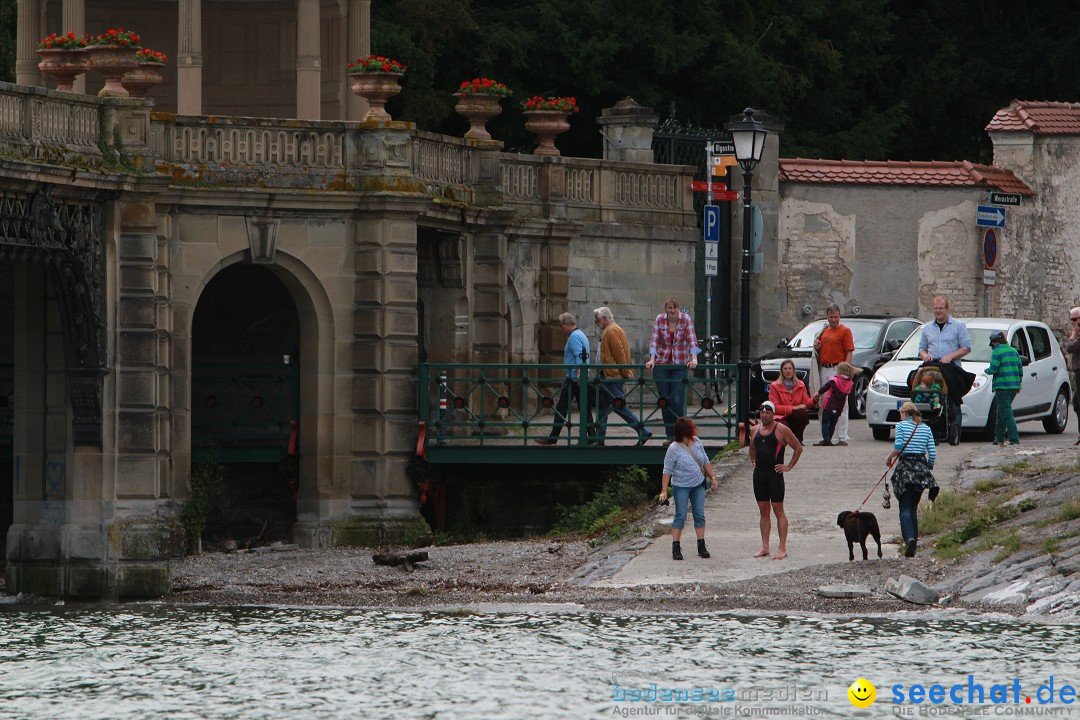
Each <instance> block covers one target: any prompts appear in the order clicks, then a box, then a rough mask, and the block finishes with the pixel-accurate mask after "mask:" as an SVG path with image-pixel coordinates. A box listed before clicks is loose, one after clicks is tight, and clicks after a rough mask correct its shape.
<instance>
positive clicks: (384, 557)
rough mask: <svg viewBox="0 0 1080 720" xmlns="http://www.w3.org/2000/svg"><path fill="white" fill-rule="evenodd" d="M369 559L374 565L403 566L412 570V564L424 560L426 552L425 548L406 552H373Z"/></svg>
mask: <svg viewBox="0 0 1080 720" xmlns="http://www.w3.org/2000/svg"><path fill="white" fill-rule="evenodd" d="M371 559H372V560H373V561H374V562H375V564H376V565H389V566H391V567H403V568H405V569H406V570H412V569H413V565H414V564H416V563H418V562H424V561H426V560H427V559H428V554H427V551H426V550H417V551H415V552H407V553H404V552H396V553H373V554H372V556H371Z"/></svg>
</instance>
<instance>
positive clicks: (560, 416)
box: [550, 380, 596, 438]
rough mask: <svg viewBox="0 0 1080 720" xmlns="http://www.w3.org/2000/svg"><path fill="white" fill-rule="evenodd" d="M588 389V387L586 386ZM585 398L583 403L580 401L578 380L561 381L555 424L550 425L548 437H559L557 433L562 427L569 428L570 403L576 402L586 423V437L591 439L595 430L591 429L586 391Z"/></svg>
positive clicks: (591, 422) (590, 408) (590, 414)
mask: <svg viewBox="0 0 1080 720" xmlns="http://www.w3.org/2000/svg"><path fill="white" fill-rule="evenodd" d="M586 387H590V386H586ZM585 394H586V397H585V400H584V402H582V399H581V397H580V396H581V384H580V382H579V381H578V380H565V381H563V386H562V390H560V391H559V399H558V401H556V403H555V422H554V423H553V424H552V425H551V434H550V437H553V438H556V437H559V433H560V432H562V429H563V425H566V426H567V427H569V426H570V401H571V400H577V404H578V408H579V409H581V410H582V412H584V413H585V422H586V423H587V426H586V427H587V430H586V432H587V433H588V436H589V437H590V438H591V437H593V436H594V435H595V434H596V429H595V428H594V427H593V417H592V406H591V404H590V402H589V397H588V391H586V393H585Z"/></svg>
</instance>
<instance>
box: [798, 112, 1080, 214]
mask: <svg viewBox="0 0 1080 720" xmlns="http://www.w3.org/2000/svg"><path fill="white" fill-rule="evenodd" d="M1078 109H1080V107H1078ZM780 181H781V182H802V183H834V184H847V185H917V186H926V187H937V186H949V187H986V188H992V189H994V190H999V191H1001V192H1008V193H1018V194H1020V195H1026V196H1028V197H1032V196H1034V195H1035V191H1034V190H1032V189H1031V188H1030V187H1028V185H1027V183H1025V182H1024V181H1023V180H1021V179H1020V178H1018V177H1016V176H1015V175H1013V173H1012V171H1011V170H1006V169H1004V168H999V167H994V166H993V165H975V164H973V163H970V162H968V161H966V160H958V161H953V162H946V161H937V160H931V161H929V162H927V161H907V162H905V161H898V160H885V161H880V160H863V161H858V160H810V159H806V158H780Z"/></svg>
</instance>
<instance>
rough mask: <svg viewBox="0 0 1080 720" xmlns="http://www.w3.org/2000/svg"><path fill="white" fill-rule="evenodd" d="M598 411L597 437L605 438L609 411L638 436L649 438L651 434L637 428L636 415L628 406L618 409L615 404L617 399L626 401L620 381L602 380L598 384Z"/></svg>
mask: <svg viewBox="0 0 1080 720" xmlns="http://www.w3.org/2000/svg"><path fill="white" fill-rule="evenodd" d="M599 390H600V409H599V410H598V411H597V413H596V421H597V423H599V424H600V430H599V431H598V433H597V437H600V438H603V437H606V436H607V419H608V415H610V414H611V411H612V410H614V411H615V414H616V415H618V416H619V417H621V418H622V419H623V420H625V421H626V424H627V425H629V426H630V427H632V428H634V429H635V430H637V431H638V434H639V435H644V436H645V437H649V436H650V435H651V434H652V433H650V432H649V431H648V430H646V429H645V428H644V427H639V425H641V421H640V420H638V417H637V415H635V414H634V411H633V410H631V409H630V406H629V405H626V404H623V405H622V407H618V406H616V404H615V400H616V399H617V398H623V400H625V399H626V394H625V391H624V390H623V381H622V380H604V381H603V383H601V384H600V388H599Z"/></svg>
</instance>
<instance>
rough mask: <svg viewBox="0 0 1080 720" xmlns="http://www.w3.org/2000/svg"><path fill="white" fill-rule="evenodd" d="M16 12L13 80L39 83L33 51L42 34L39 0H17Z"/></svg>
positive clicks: (39, 74) (31, 83)
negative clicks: (16, 27) (16, 28)
mask: <svg viewBox="0 0 1080 720" xmlns="http://www.w3.org/2000/svg"><path fill="white" fill-rule="evenodd" d="M16 12H17V15H16V17H17V24H18V30H17V36H16V40H15V82H17V83H18V84H20V85H41V72H40V71H39V70H38V66H37V64H38V56H37V53H36V52H34V50H36V49H37V44H38V41H39V40H41V38H42V36H43V35H44V33H42V32H41V27H42V25H41V1H40V0H19V4H18V7H17V10H16Z"/></svg>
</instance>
